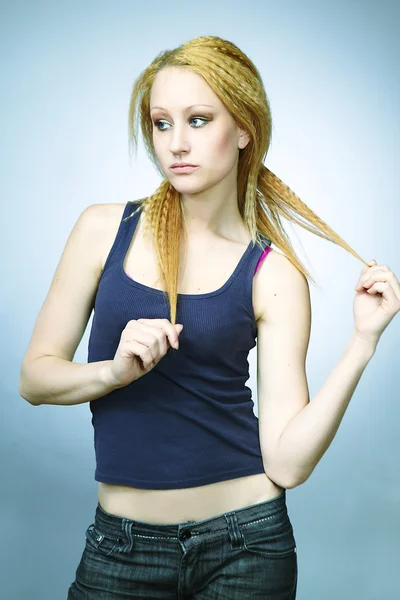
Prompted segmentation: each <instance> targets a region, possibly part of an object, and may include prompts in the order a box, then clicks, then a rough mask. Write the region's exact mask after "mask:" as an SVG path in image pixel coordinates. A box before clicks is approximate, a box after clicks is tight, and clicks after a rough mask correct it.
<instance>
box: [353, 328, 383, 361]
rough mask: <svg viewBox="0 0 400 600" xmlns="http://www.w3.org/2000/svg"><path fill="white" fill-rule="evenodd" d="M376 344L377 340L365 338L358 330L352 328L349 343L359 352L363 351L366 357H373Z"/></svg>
mask: <svg viewBox="0 0 400 600" xmlns="http://www.w3.org/2000/svg"><path fill="white" fill-rule="evenodd" d="M377 344H378V340H376V341H374V340H371V339H366V338H364V337H363V336H362V335H361V334H360V333H359V332H358V331H356V330H353V334H352V336H351V340H350V345H351V346H354V347H355V348H357V349H358V350H359V351H360V352H362V353H364V354H365V356H366V357H367V358H372V357H373V355H374V354H375V350H376V347H377Z"/></svg>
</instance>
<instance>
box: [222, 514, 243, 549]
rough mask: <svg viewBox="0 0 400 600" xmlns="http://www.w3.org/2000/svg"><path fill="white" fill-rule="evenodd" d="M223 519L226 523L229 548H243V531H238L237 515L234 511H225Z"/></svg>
mask: <svg viewBox="0 0 400 600" xmlns="http://www.w3.org/2000/svg"><path fill="white" fill-rule="evenodd" d="M224 517H225V520H226V522H227V525H228V533H229V539H230V542H231V548H232V550H234V549H235V548H243V546H244V544H243V540H244V538H243V533H242V532H241V531H240V528H239V523H238V520H237V516H236V513H235V512H232V513H225V514H224Z"/></svg>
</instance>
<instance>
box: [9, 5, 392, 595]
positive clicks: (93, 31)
mask: <svg viewBox="0 0 400 600" xmlns="http://www.w3.org/2000/svg"><path fill="white" fill-rule="evenodd" d="M0 10H1V13H0V23H1V25H0V34H1V35H0V44H1V82H2V94H1V102H2V110H1V114H0V119H1V138H2V142H3V143H2V148H1V161H0V169H1V177H0V186H1V226H2V231H1V240H0V241H1V267H2V304H1V314H0V318H1V331H2V337H3V340H4V344H3V349H2V360H1V364H2V378H1V404H0V406H1V412H2V414H1V415H0V416H1V481H2V490H1V495H0V502H1V513H0V516H1V539H2V544H1V550H0V552H1V556H0V564H1V566H2V573H1V588H2V590H1V591H2V597H3V598H4V599H7V600H59V599H60V600H62V599H65V598H66V595H67V589H68V587H69V585H70V584H71V583H72V581H73V580H74V578H75V569H76V567H77V565H78V562H79V560H80V557H81V554H82V551H83V548H84V541H85V535H84V533H85V529H86V528H87V527H88V525H89V524H90V523H91V522H92V521H93V518H94V511H95V507H96V504H97V483H96V482H95V481H94V468H95V463H94V448H93V432H92V426H91V422H90V410H89V404H87V403H85V404H81V405H77V406H74V407H56V406H41V407H38V408H36V407H33V406H31V405H30V404H29V403H28V402H26V401H24V400H23V399H22V398H21V396H19V394H18V390H17V386H18V377H19V370H20V366H21V362H22V359H23V356H24V354H25V352H26V349H27V345H28V343H29V339H30V336H31V333H32V330H33V326H34V322H35V319H36V317H37V315H38V312H39V310H40V308H41V305H42V303H43V301H44V299H45V296H46V294H47V291H48V288H49V285H50V282H51V279H52V277H53V274H54V271H55V268H56V266H57V263H58V261H59V258H60V256H61V253H62V250H63V248H64V245H65V242H66V240H67V237H68V235H69V233H70V231H71V229H72V227H73V225H74V223H75V221H76V220H77V218H78V216H79V214H80V213H81V211H82V210H83V209H84V208H85V207H87V206H88V205H90V204H94V203H108V202H118V203H121V202H122V203H125V202H127V201H128V200H129V199H137V198H141V197H144V196H146V195H148V194H151V193H152V192H153V191H154V189H155V188H156V187H157V186H158V184H159V181H160V180H159V176H158V175H157V174H156V172H155V169H154V168H153V166H152V165H151V163H150V161H149V159H148V158H147V156H146V154H145V151H144V146H143V145H142V141H141V140H140V146H139V150H138V155H137V159H136V160H135V159H134V158H132V159H131V160H130V159H129V155H128V142H127V113H128V103H129V97H130V92H131V87H132V84H133V81H134V79H135V78H136V77H137V76H138V75H139V73H140V72H141V71H142V70H143V69H144V68H145V67H146V66H147V65H148V64H149V63H150V62H151V61H152V60H153V58H154V57H155V56H156V55H157V54H158V53H159V52H160V51H161V50H165V49H168V48H169V49H170V48H173V47H175V46H177V45H179V44H180V43H182V42H184V41H187V40H189V39H191V38H193V37H196V36H199V35H218V36H220V37H223V38H226V39H229V40H231V41H233V42H234V43H235V44H237V45H238V46H239V47H240V48H241V49H242V50H243V51H244V52H246V53H247V54H248V55H249V57H250V58H251V59H252V60H253V61H254V62H255V64H256V66H257V67H258V69H259V70H260V73H261V76H262V78H263V81H264V85H265V89H266V92H267V95H268V97H269V99H270V102H271V108H272V115H273V122H274V129H273V139H272V145H271V148H270V151H269V154H268V157H267V161H266V164H267V166H268V167H269V168H270V169H271V170H272V171H274V172H275V173H276V174H277V175H278V176H279V177H281V178H282V179H283V181H284V182H285V183H287V185H289V186H290V187H291V188H292V189H293V190H294V191H295V192H296V193H297V194H298V195H299V196H300V197H301V198H302V200H303V201H304V202H306V204H308V205H309V206H310V207H311V208H312V209H313V210H314V211H315V212H316V213H317V214H318V215H319V216H320V217H321V218H322V219H324V220H325V221H326V222H327V223H328V224H329V225H330V226H331V227H332V228H333V229H335V230H336V231H337V232H338V233H339V234H340V235H341V236H342V237H343V238H344V239H345V240H346V241H347V242H348V243H349V244H350V245H351V246H352V247H353V248H354V249H355V250H356V251H357V252H358V253H359V254H360V255H361V256H363V258H364V259H365V260H367V261H368V260H371V259H373V258H375V259H376V260H377V262H378V264H387V265H388V266H389V268H390V269H392V270H393V271H394V272H395V273H396V275H397V277H398V278H399V277H400V252H399V243H398V228H397V226H396V223H398V219H399V218H400V209H399V192H398V185H399V179H398V165H399V159H400V155H399V146H398V140H399V137H400V119H399V106H400V81H399V58H400V56H399V50H400V42H399V39H400V36H399V33H400V3H399V2H397V1H395V0H393V1H392V2H390V1H382V0H380V2H370V1H356V0H352V1H351V0H340V1H339V0H336V1H335V2H329V1H322V2H310V1H308V2H304V1H294V0H290V1H286V2H284V3H283V2H261V1H254V0H253V1H252V2H249V3H247V5H246V6H245V3H244V2H232V0H230V1H229V2H226V1H219V2H210V1H208V0H203V2H201V3H197V4H194V3H186V4H185V3H182V2H173V1H169V2H159V1H153V2H151V3H144V2H132V1H131V2H124V1H119V2H118V1H114V2H111V1H103V2H89V1H86V2H82V1H80V2H76V1H70V2H68V3H62V2H40V1H37V0H36V1H29V2H28V1H27V0H26V1H24V2H22V1H15V0H14V1H13V2H2V3H1V5H0ZM288 233H289V234H290V236H291V239H292V241H293V243H294V246H295V249H296V251H297V252H298V253H299V257H300V258H301V260H303V261H304V262H305V264H306V266H307V267H308V268H309V269H310V271H311V274H312V275H313V276H314V277H315V278H316V280H317V282H318V284H320V285H321V287H322V289H321V291H320V290H317V289H316V288H314V287H313V286H311V294H312V310H313V321H312V334H311V340H310V347H309V352H308V357H307V375H308V380H309V388H310V396H311V399H312V398H313V397H314V396H315V394H316V393H317V391H318V390H319V389H320V388H321V386H322V385H323V383H324V382H325V380H326V378H327V377H328V375H329V374H330V372H331V371H332V369H333V368H334V366H335V365H336V364H337V362H338V360H339V358H340V356H341V355H342V353H343V351H344V349H345V347H346V345H347V343H348V341H349V339H350V336H351V331H352V326H353V312H352V304H353V297H354V286H355V284H356V282H357V280H358V277H359V274H360V271H361V269H362V267H363V265H362V264H361V263H360V262H359V261H357V260H356V259H355V258H353V257H352V256H351V255H350V254H349V253H347V252H346V251H344V250H342V249H341V248H340V247H338V246H336V245H334V244H331V243H326V242H325V241H324V240H322V239H320V238H318V237H317V236H314V235H311V234H310V233H308V232H306V231H305V230H303V229H301V228H299V227H297V226H296V227H294V226H292V225H289V224H288ZM90 325H91V320H90V322H89V324H88V328H87V330H86V332H85V335H84V337H83V339H82V342H81V344H80V346H79V348H78V350H77V352H76V355H75V357H74V361H75V362H78V363H85V362H86V361H87V342H88V333H89V329H90ZM399 334H400V318H397V319H396V318H395V319H394V321H392V323H391V324H390V325H389V327H388V328H387V329H386V331H385V332H384V333H383V336H382V338H381V340H380V342H379V346H378V349H377V352H376V354H375V356H374V357H373V359H372V361H371V362H370V363H369V365H368V366H367V369H366V371H365V372H364V374H363V376H362V379H361V381H360V382H359V384H358V386H357V388H356V391H355V393H354V395H353V398H352V400H351V403H350V405H349V407H348V409H347V412H346V414H345V416H344V419H343V422H342V424H341V426H340V428H339V431H338V433H337V435H336V437H335V439H334V441H333V443H332V444H331V447H330V448H329V450H328V451H327V453H326V454H325V456H324V457H323V459H322V460H321V462H320V463H319V464H318V466H317V468H316V469H315V471H314V473H313V474H312V476H311V478H310V479H309V480H308V481H307V482H306V483H305V484H303V485H302V486H300V487H297V488H294V489H292V490H288V508H289V513H290V516H291V520H292V523H293V527H294V530H295V536H296V540H297V544H298V561H299V582H298V596H297V597H298V600H338V599H340V600H347V599H349V600H398V599H399V598H400V583H399V576H398V568H399V539H400V518H399V514H400V477H399V468H398V459H399V454H400V441H399V429H400V425H399V423H400V406H399V385H400V369H399V367H400V359H399V337H400V336H399ZM250 361H251V362H250V364H251V378H250V380H249V382H248V385H249V386H250V387H251V388H252V389H253V391H254V401H255V403H256V404H255V412H256V414H258V413H257V402H256V401H257V385H256V379H255V374H256V349H254V350H253V351H252V354H250Z"/></svg>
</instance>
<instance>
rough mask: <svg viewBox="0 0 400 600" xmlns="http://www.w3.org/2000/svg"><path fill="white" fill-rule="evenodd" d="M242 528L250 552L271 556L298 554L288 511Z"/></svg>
mask: <svg viewBox="0 0 400 600" xmlns="http://www.w3.org/2000/svg"><path fill="white" fill-rule="evenodd" d="M241 530H242V533H243V538H244V540H243V544H244V547H245V549H246V550H247V551H248V552H251V553H253V554H258V555H260V556H266V557H271V558H273V557H277V558H279V557H284V556H289V555H291V554H292V555H296V552H297V548H296V540H295V538H294V534H293V527H292V524H291V522H290V519H289V517H288V515H287V514H286V513H280V514H278V515H274V516H273V517H267V518H265V519H261V520H259V521H258V522H257V523H256V524H254V523H248V524H246V525H244V526H242V528H241Z"/></svg>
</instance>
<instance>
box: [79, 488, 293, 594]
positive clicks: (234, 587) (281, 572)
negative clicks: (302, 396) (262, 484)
mask: <svg viewBox="0 0 400 600" xmlns="http://www.w3.org/2000/svg"><path fill="white" fill-rule="evenodd" d="M296 588H297V553H296V541H295V538H294V535H293V528H292V525H291V522H290V519H289V516H288V512H287V506H286V490H284V491H283V492H282V494H281V495H280V496H277V497H276V498H273V499H272V500H268V501H266V502H261V503H258V504H253V505H251V506H247V507H245V508H241V509H239V510H235V511H231V512H228V513H224V514H221V515H217V516H215V517H212V518H210V519H205V520H203V521H185V522H183V523H177V524H167V525H164V524H160V525H159V524H156V523H144V522H142V521H133V520H131V519H126V518H123V517H119V516H117V515H113V514H110V513H108V512H106V511H104V510H103V508H102V507H101V505H100V504H99V503H98V505H97V508H96V513H95V521H94V523H92V524H91V525H89V527H88V529H87V530H86V544H85V548H84V551H83V554H82V558H81V561H80V563H79V565H78V568H77V570H76V579H75V581H74V582H73V583H72V584H71V586H70V588H69V590H68V598H67V600H84V599H85V600H86V599H87V600H122V599H126V598H136V599H140V600H144V599H145V598H151V599H152V600H157V599H160V600H170V599H171V600H172V599H174V600H189V599H193V600H194V599H195V600H247V599H255V598H259V599H261V598H262V599H263V600H295V598H296Z"/></svg>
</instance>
